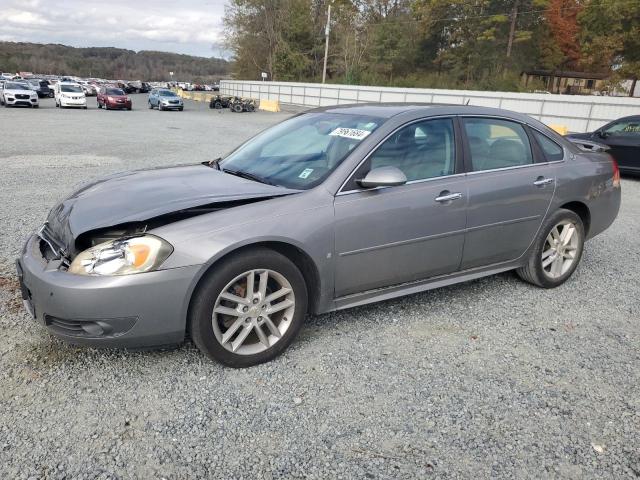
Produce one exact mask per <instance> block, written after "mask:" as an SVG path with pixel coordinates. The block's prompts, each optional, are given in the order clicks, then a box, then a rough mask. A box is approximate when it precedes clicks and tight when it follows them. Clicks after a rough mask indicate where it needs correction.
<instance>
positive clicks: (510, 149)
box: [463, 118, 533, 172]
mask: <svg viewBox="0 0 640 480" xmlns="http://www.w3.org/2000/svg"><path fill="white" fill-rule="evenodd" d="M463 124H464V129H465V132H466V134H467V140H468V142H469V151H470V153H471V167H472V170H473V171H474V172H478V171H483V170H495V169H497V168H508V167H518V166H523V165H529V164H532V163H533V155H532V153H531V144H530V143H529V137H528V136H527V133H526V132H525V130H524V127H523V126H522V125H520V124H519V123H517V122H512V121H509V120H502V119H498V118H465V119H463Z"/></svg>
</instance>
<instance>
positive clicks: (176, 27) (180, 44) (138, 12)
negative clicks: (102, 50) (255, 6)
mask: <svg viewBox="0 0 640 480" xmlns="http://www.w3.org/2000/svg"><path fill="white" fill-rule="evenodd" d="M224 4H225V0H199V1H198V0H179V1H176V0H174V1H169V0H153V1H151V0H103V1H99V2H96V1H82V0H45V1H43V0H0V40H8V41H15V42H36V43H61V44H63V45H71V46H74V47H120V48H128V49H130V50H136V51H139V50H159V51H165V52H175V53H186V54H189V55H198V56H201V57H220V56H226V54H225V52H224V51H223V49H222V48H221V47H220V45H221V42H222V29H223V27H222V16H223V14H224Z"/></svg>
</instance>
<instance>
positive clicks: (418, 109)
mask: <svg viewBox="0 0 640 480" xmlns="http://www.w3.org/2000/svg"><path fill="white" fill-rule="evenodd" d="M307 112H328V113H343V114H351V115H368V116H374V117H381V118H391V117H394V116H396V115H400V114H413V115H415V116H416V117H422V116H425V117H428V116H436V115H492V116H499V117H507V118H512V119H514V120H518V121H521V122H525V123H529V122H531V120H532V118H531V117H528V116H526V115H522V114H520V113H517V112H513V111H510V110H503V109H500V108H490V107H478V106H474V105H460V104H448V103H354V104H346V105H334V106H327V107H319V108H314V109H312V110H307Z"/></svg>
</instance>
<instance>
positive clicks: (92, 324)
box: [44, 315, 138, 338]
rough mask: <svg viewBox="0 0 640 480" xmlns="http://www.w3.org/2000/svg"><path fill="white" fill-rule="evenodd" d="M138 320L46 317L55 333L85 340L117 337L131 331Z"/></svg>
mask: <svg viewBox="0 0 640 480" xmlns="http://www.w3.org/2000/svg"><path fill="white" fill-rule="evenodd" d="M137 320H138V319H137V317H126V318H105V319H101V320H71V319H66V318H59V317H54V316H52V315H45V316H44V323H45V325H46V326H47V327H49V328H50V329H51V330H53V331H54V332H55V333H58V334H60V335H66V336H69V337H84V338H100V337H117V336H119V335H122V334H124V333H126V332H128V331H129V330H131V328H132V327H133V326H134V325H135V323H136V321H137Z"/></svg>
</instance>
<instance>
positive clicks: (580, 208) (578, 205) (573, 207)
mask: <svg viewBox="0 0 640 480" xmlns="http://www.w3.org/2000/svg"><path fill="white" fill-rule="evenodd" d="M560 208H564V209H565V210H570V211H572V212H573V213H575V214H576V215H578V216H579V217H580V220H582V224H583V226H584V234H585V238H586V237H588V236H589V229H590V228H591V211H590V210H589V207H588V206H587V205H586V204H585V203H584V202H580V201H572V202H567V203H565V204H563V205H560Z"/></svg>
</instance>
